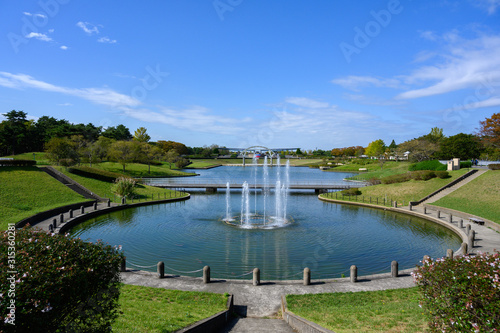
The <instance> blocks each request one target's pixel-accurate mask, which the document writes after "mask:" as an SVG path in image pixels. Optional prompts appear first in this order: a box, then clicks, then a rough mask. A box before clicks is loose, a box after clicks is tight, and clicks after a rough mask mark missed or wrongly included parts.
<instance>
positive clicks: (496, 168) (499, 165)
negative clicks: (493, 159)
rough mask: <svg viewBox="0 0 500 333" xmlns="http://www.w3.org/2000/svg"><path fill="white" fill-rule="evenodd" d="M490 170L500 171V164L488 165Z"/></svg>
mask: <svg viewBox="0 0 500 333" xmlns="http://www.w3.org/2000/svg"><path fill="white" fill-rule="evenodd" d="M488 168H489V169H490V170H500V164H498V163H496V164H488Z"/></svg>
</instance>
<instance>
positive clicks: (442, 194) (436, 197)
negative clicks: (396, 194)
mask: <svg viewBox="0 0 500 333" xmlns="http://www.w3.org/2000/svg"><path fill="white" fill-rule="evenodd" d="M486 171H488V169H478V171H477V172H476V173H474V174H473V175H471V176H469V177H467V178H465V179H464V180H462V181H461V182H459V183H457V184H455V185H453V186H452V187H449V188H446V189H444V190H442V191H441V192H439V193H438V194H436V195H433V196H432V197H430V198H429V199H427V200H425V201H423V202H422V203H421V205H423V204H428V203H431V202H436V201H438V200H439V199H441V198H442V197H445V196H447V195H448V194H450V193H451V192H453V191H455V190H456V189H458V188H460V187H462V186H464V185H465V184H467V183H469V182H471V181H472V180H474V179H476V178H477V177H479V176H481V175H482V174H483V173H485V172H486Z"/></svg>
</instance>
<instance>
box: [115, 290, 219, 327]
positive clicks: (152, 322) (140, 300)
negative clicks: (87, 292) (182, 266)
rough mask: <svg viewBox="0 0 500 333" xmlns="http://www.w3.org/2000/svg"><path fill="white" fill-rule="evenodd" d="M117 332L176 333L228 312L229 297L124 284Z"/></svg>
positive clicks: (116, 323) (116, 324) (116, 325)
mask: <svg viewBox="0 0 500 333" xmlns="http://www.w3.org/2000/svg"><path fill="white" fill-rule="evenodd" d="M119 302H120V305H121V310H122V311H123V314H121V315H120V317H119V318H118V319H117V320H116V322H115V323H114V324H113V332H118V333H119V332H138V333H141V332H143V333H146V332H147V333H156V332H157V333H164V332H175V331H176V330H179V329H181V328H183V327H186V326H188V325H191V324H193V323H195V322H197V321H199V320H201V319H204V318H207V317H210V316H212V315H214V314H216V313H218V312H220V311H223V310H225V309H226V303H227V296H224V295H220V294H213V293H205V292H190V291H178V290H166V289H161V288H151V287H139V286H131V285H123V286H122V288H121V293H120V301H119Z"/></svg>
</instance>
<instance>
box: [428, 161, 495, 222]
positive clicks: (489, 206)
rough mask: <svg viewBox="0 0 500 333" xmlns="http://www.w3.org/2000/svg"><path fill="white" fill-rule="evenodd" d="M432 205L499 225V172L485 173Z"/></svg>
mask: <svg viewBox="0 0 500 333" xmlns="http://www.w3.org/2000/svg"><path fill="white" fill-rule="evenodd" d="M432 205H435V206H439V207H445V208H451V209H455V210H459V211H462V212H466V213H469V214H473V215H477V216H481V217H484V218H486V219H488V220H491V221H494V222H496V223H500V171H497V170H490V171H487V172H486V173H484V174H482V175H481V176H479V177H477V178H476V179H474V180H472V181H471V182H469V183H467V184H465V185H464V186H462V187H460V188H458V189H457V190H455V191H453V192H451V193H450V194H448V195H447V196H445V197H443V198H441V199H439V200H438V201H436V202H434V203H432Z"/></svg>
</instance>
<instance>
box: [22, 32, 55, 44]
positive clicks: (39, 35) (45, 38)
mask: <svg viewBox="0 0 500 333" xmlns="http://www.w3.org/2000/svg"><path fill="white" fill-rule="evenodd" d="M25 37H26V38H35V39H38V40H41V41H43V42H51V41H52V38H50V37H49V36H47V35H46V34H42V33H39V32H30V33H29V34H27V35H26V36H25Z"/></svg>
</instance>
